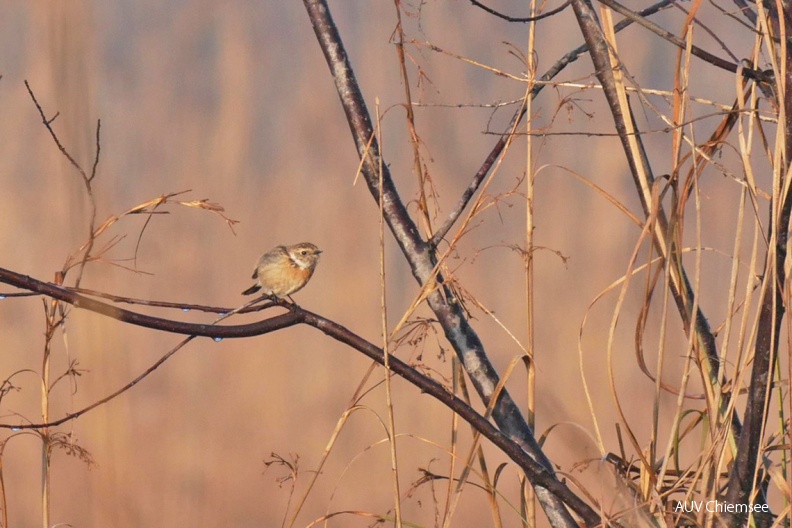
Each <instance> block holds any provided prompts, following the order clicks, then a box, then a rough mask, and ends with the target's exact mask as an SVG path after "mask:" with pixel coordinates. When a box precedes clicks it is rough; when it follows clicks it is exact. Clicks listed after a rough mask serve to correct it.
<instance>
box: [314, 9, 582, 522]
mask: <svg viewBox="0 0 792 528" xmlns="http://www.w3.org/2000/svg"><path fill="white" fill-rule="evenodd" d="M303 3H304V4H305V7H306V10H307V11H308V16H309V18H310V20H311V24H312V26H313V28H314V32H315V33H316V37H317V39H318V40H319V45H320V47H321V49H322V52H323V53H324V56H325V59H326V61H327V64H328V66H329V67H330V71H331V73H332V76H333V80H334V81H335V85H336V89H337V91H338V95H339V97H340V99H341V105H342V107H343V109H344V113H345V114H346V118H347V122H348V123H349V128H350V131H351V132H352V137H353V139H354V141H355V145H356V147H357V151H358V154H359V155H360V157H361V159H362V160H363V164H362V173H363V176H364V178H365V180H366V183H367V185H368V187H369V191H370V192H371V194H372V196H373V197H374V199H375V200H377V201H379V197H380V195H381V196H382V200H383V203H382V210H383V215H384V217H385V222H386V223H387V225H388V227H389V228H390V230H391V232H392V233H393V235H394V237H395V239H396V242H397V243H398V245H399V247H400V248H401V250H402V252H403V254H404V256H405V258H406V259H407V261H408V262H409V264H410V268H411V270H412V273H413V276H414V277H415V279H416V280H417V281H418V283H419V284H421V285H422V286H424V287H428V288H431V290H432V292H431V293H430V294H429V296H428V302H429V306H430V308H431V309H432V311H433V312H434V313H435V316H436V317H437V319H438V321H439V323H440V325H441V326H442V328H443V331H444V333H445V335H446V338H447V339H448V341H449V342H450V343H451V345H452V347H453V348H454V351H455V352H456V354H457V355H458V356H459V358H460V359H461V361H462V364H463V365H464V367H465V370H466V371H467V373H468V375H469V376H470V379H471V381H472V383H473V386H474V387H475V388H476V391H477V392H478V394H479V396H480V397H481V398H482V400H483V401H484V402H485V403H486V404H489V402H490V400H491V399H492V398H493V396H494V395H495V388H496V386H497V384H498V381H499V377H498V374H497V372H496V371H495V368H494V367H493V366H492V363H491V362H490V360H489V358H488V357H487V355H486V353H485V351H484V345H483V344H482V342H481V340H480V339H479V337H478V335H477V334H476V332H475V331H474V330H473V328H472V327H471V326H470V324H469V322H468V320H467V318H466V317H465V314H464V312H463V310H462V307H461V305H460V303H459V302H458V301H457V299H456V298H455V296H454V294H453V293H452V292H451V290H450V289H449V288H447V287H446V286H445V284H444V283H443V277H442V275H441V274H438V273H436V270H435V266H436V264H437V262H436V258H435V255H434V251H433V248H432V247H431V246H430V244H428V243H427V242H426V241H424V240H423V239H422V238H421V237H420V235H419V233H418V229H417V227H416V225H415V223H414V222H413V221H412V219H411V218H410V216H409V214H408V212H407V209H406V207H405V206H404V204H403V202H402V201H401V198H400V197H399V194H398V192H397V191H396V187H395V185H394V183H393V180H392V178H391V175H390V172H389V171H388V168H387V164H386V163H380V152H379V145H378V143H377V140H376V138H374V137H373V135H374V128H373V126H372V124H371V118H370V115H369V112H368V110H367V108H366V104H365V101H364V99H363V96H362V94H361V92H360V88H359V86H358V84H357V80H356V79H355V75H354V73H353V71H352V67H351V65H350V63H349V60H348V58H347V55H346V51H345V49H344V46H343V42H342V41H341V37H340V35H339V33H338V30H337V28H336V26H335V23H334V22H333V19H332V17H331V15H330V11H329V8H328V6H327V4H326V2H324V1H323V0H303ZM380 168H381V170H382V171H383V174H382V175H381V176H380V174H379V171H380ZM380 182H382V190H380V187H379V185H380ZM433 283H434V284H433ZM433 286H436V287H433ZM492 416H493V418H494V420H495V422H496V423H497V424H498V426H499V427H500V429H501V431H503V433H504V434H506V435H507V436H508V437H510V438H512V439H513V440H515V441H516V442H518V443H519V444H520V445H521V446H522V448H523V449H524V450H525V451H526V452H527V453H529V454H530V455H531V456H532V457H533V458H534V459H535V460H536V461H537V462H539V463H540V464H541V465H542V466H544V467H545V468H546V469H547V470H548V472H550V473H553V469H552V465H551V464H550V461H549V460H548V459H547V457H546V456H545V455H544V453H543V452H542V450H541V448H540V447H539V444H538V443H537V441H536V439H535V438H534V436H533V432H532V431H531V428H530V427H529V426H528V424H527V422H526V421H525V418H524V417H523V415H522V413H521V412H520V410H519V408H518V407H517V405H516V404H515V403H514V400H512V398H511V396H510V395H509V393H508V392H507V391H506V390H503V391H501V392H500V395H499V396H498V399H497V401H496V402H495V405H494V406H493V412H492ZM533 484H534V485H535V487H536V493H537V497H538V498H539V501H540V502H541V504H542V506H543V508H544V510H545V513H546V514H547V515H548V517H549V518H550V522H551V523H552V524H553V526H570V527H571V526H575V523H574V521H573V519H572V518H571V516H570V515H569V512H567V510H566V508H564V506H563V504H562V503H561V502H560V501H559V500H558V499H557V498H556V497H555V496H553V495H552V494H550V493H548V490H547V489H546V488H544V487H543V486H542V484H540V483H537V482H533Z"/></svg>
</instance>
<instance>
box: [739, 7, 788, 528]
mask: <svg viewBox="0 0 792 528" xmlns="http://www.w3.org/2000/svg"><path fill="white" fill-rule="evenodd" d="M760 8H761V6H760ZM767 8H768V9H769V15H770V16H769V17H767V19H768V22H772V23H773V26H772V27H770V26H767V28H768V33H776V32H777V34H778V36H779V41H780V46H779V48H778V52H779V54H778V61H777V63H776V64H775V66H776V67H775V71H776V78H777V82H776V94H777V97H776V101H777V102H778V105H779V106H778V110H779V119H778V121H779V131H778V134H777V135H776V139H777V143H776V152H777V153H778V154H777V157H776V165H775V175H774V178H773V182H774V189H773V201H772V203H771V219H770V225H769V234H768V239H769V241H770V245H769V247H768V252H767V263H766V265H765V278H764V280H763V282H762V296H761V301H760V302H761V307H760V312H759V324H758V328H757V333H756V345H755V348H754V360H753V367H752V370H751V382H750V386H749V389H748V401H747V403H746V408H745V416H744V418H743V429H742V432H741V434H740V438H739V442H738V447H737V449H738V450H737V458H736V460H735V462H734V464H733V465H732V470H731V473H730V475H729V487H728V492H727V500H728V501H731V502H735V503H737V502H740V503H749V502H752V501H755V500H758V501H761V502H763V503H764V502H765V497H763V496H762V495H761V490H757V489H756V487H757V482H758V481H759V480H760V477H759V475H758V473H757V472H758V469H759V468H758V462H759V456H760V454H761V452H762V439H763V437H764V427H765V424H766V421H767V407H768V403H769V392H770V390H771V387H772V382H771V381H772V373H773V371H774V370H775V363H776V360H777V357H778V343H779V339H780V330H781V322H782V320H783V317H784V315H785V307H784V298H783V288H784V284H785V283H786V271H785V268H784V262H785V260H786V257H787V244H788V241H789V227H790V215H791V213H792V186H791V185H790V173H789V170H790V161H791V160H792V100H790V99H789V96H788V95H787V94H789V93H792V54H790V52H789V49H788V45H787V28H789V27H792V21H791V20H790V5H789V1H788V0H787V1H783V2H782V1H778V2H770V3H768V4H767ZM771 42H772V41H771ZM745 518H746V516H744V515H732V516H729V517H728V518H727V522H728V524H729V525H730V526H741V525H742V524H743V523H744V522H745Z"/></svg>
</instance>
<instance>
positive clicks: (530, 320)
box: [523, 0, 537, 526]
mask: <svg viewBox="0 0 792 528" xmlns="http://www.w3.org/2000/svg"><path fill="white" fill-rule="evenodd" d="M536 7H537V6H536V0H531V9H530V13H529V15H530V17H531V18H533V17H534V16H535V15H536ZM535 52H536V22H535V21H532V22H530V23H529V24H528V51H527V53H526V54H525V58H526V62H527V63H526V65H525V68H526V71H527V72H528V79H530V80H529V82H528V86H527V92H526V94H525V100H524V103H523V104H524V105H525V114H526V115H527V116H528V119H526V124H525V127H526V134H525V202H526V203H525V250H524V253H523V262H524V266H525V325H526V327H527V333H528V335H527V343H526V346H527V348H528V359H529V361H528V362H527V363H528V425H529V426H530V427H531V429H534V430H536V355H535V354H536V349H535V348H534V331H535V328H534V323H535V321H534V261H533V257H534V176H535V173H534V159H533V146H534V145H533V138H534V135H533V134H531V118H530V116H531V115H533V100H534V97H533V94H532V92H533V90H534V87H535V85H536V83H534V82H532V81H533V80H534V79H535V78H536V56H535ZM525 509H526V512H525V517H526V519H527V521H528V524H529V525H530V526H536V496H535V495H534V493H533V490H532V489H531V488H530V487H527V488H526V489H525Z"/></svg>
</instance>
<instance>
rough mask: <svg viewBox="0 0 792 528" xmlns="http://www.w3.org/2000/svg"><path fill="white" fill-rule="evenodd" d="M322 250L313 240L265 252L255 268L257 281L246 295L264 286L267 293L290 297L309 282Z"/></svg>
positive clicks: (245, 292)
mask: <svg viewBox="0 0 792 528" xmlns="http://www.w3.org/2000/svg"><path fill="white" fill-rule="evenodd" d="M321 253H322V252H321V251H320V250H319V248H318V247H316V246H315V245H313V244H311V243H309V242H302V243H300V244H295V245H293V246H278V247H275V248H272V249H270V250H269V251H267V252H266V253H264V254H263V255H261V258H260V259H259V260H258V263H257V264H256V269H255V270H253V278H254V279H256V284H254V285H253V286H251V287H250V288H248V289H247V290H245V291H243V292H242V295H252V294H254V293H256V292H257V291H259V290H263V292H264V294H265V295H274V296H276V297H288V296H289V295H291V294H292V293H294V292H296V291H298V290H300V289H302V288H303V286H305V285H306V284H308V281H309V280H310V279H311V276H312V275H313V272H314V270H315V269H316V264H317V263H318V262H319V255H320V254H321Z"/></svg>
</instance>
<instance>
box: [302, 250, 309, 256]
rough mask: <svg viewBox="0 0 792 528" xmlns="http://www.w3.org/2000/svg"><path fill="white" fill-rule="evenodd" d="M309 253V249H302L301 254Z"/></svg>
mask: <svg viewBox="0 0 792 528" xmlns="http://www.w3.org/2000/svg"><path fill="white" fill-rule="evenodd" d="M307 254H308V251H307V250H305V249H303V250H302V251H300V255H307Z"/></svg>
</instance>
